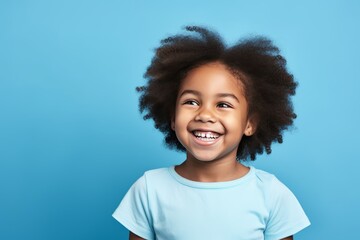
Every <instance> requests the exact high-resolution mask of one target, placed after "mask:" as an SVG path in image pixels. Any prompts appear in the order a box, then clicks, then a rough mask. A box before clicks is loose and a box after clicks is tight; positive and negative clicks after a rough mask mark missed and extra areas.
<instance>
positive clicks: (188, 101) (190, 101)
mask: <svg viewBox="0 0 360 240" xmlns="http://www.w3.org/2000/svg"><path fill="white" fill-rule="evenodd" d="M183 105H193V106H198V105H199V103H198V102H197V101H195V100H186V101H184V103H183Z"/></svg>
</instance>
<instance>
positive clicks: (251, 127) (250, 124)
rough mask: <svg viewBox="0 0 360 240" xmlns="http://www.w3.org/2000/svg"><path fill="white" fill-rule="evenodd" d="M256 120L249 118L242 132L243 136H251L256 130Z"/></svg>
mask: <svg viewBox="0 0 360 240" xmlns="http://www.w3.org/2000/svg"><path fill="white" fill-rule="evenodd" d="M257 124H258V121H257V118H256V117H250V118H249V119H248V121H247V123H246V127H245V130H244V134H245V136H248V137H250V136H252V135H253V134H254V133H255V132H256V128H257Z"/></svg>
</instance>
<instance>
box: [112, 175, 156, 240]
mask: <svg viewBox="0 0 360 240" xmlns="http://www.w3.org/2000/svg"><path fill="white" fill-rule="evenodd" d="M112 216H113V217H114V218H115V219H116V220H117V221H119V222H120V223H121V224H122V225H124V227H126V228H127V229H128V230H129V231H131V232H133V233H134V234H136V235H138V236H140V237H142V238H144V239H147V240H152V239H154V231H153V228H152V221H151V218H150V212H149V204H148V196H147V188H146V179H145V176H142V177H141V178H139V179H138V180H137V181H136V182H135V183H134V184H133V185H132V186H131V188H130V189H129V191H128V192H127V193H126V195H125V197H124V198H123V200H122V201H121V203H120V205H119V206H118V208H117V209H116V210H115V212H114V213H113V215H112Z"/></svg>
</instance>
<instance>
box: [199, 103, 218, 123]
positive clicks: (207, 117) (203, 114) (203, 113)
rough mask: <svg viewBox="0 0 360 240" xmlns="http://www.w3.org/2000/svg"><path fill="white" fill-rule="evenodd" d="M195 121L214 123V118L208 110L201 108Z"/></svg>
mask: <svg viewBox="0 0 360 240" xmlns="http://www.w3.org/2000/svg"><path fill="white" fill-rule="evenodd" d="M195 121H201V122H212V123H214V122H216V117H215V115H214V113H213V112H212V111H211V110H210V109H209V108H207V107H205V106H203V107H202V108H201V109H199V112H198V114H197V115H196V116H195Z"/></svg>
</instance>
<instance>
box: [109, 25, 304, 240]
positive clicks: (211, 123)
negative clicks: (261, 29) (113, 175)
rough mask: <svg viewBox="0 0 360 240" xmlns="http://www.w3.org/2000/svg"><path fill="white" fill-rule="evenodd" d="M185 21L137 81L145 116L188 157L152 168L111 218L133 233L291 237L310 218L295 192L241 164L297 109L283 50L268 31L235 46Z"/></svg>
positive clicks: (176, 238) (223, 239)
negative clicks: (142, 80)
mask: <svg viewBox="0 0 360 240" xmlns="http://www.w3.org/2000/svg"><path fill="white" fill-rule="evenodd" d="M186 30H187V31H189V33H187V34H185V35H175V36H172V37H170V38H167V39H164V40H163V41H162V42H161V46H160V47H159V48H157V49H156V54H155V56H154V58H153V60H152V63H151V65H150V66H149V68H148V69H147V72H146V74H145V77H146V78H147V79H148V83H147V85H146V86H144V87H140V88H138V90H139V91H140V92H141V97H140V110H141V112H145V117H144V118H145V119H153V120H154V122H155V127H156V128H157V129H159V130H160V131H161V132H162V133H164V135H165V142H166V144H167V145H168V146H169V147H170V148H175V149H177V150H180V151H184V152H185V153H186V159H185V161H184V162H183V163H182V164H180V165H177V166H171V167H168V168H161V169H155V170H150V171H147V172H145V173H144V175H143V176H142V177H141V178H139V179H138V180H137V181H136V182H135V183H134V184H133V186H132V187H131V188H130V190H129V191H128V193H127V194H126V195H125V197H124V199H123V200H122V202H121V203H120V205H119V207H118V208H117V209H116V211H115V212H114V214H113V217H114V218H115V219H116V220H118V221H119V222H120V223H122V224H123V225H124V226H125V227H126V228H127V229H128V230H129V231H130V236H129V239H148V240H152V239H158V240H172V239H173V240H192V239H194V240H195V239H196V240H200V239H206V240H212V239H214V240H215V239H216V240H252V239H254V240H255V239H256V240H260V239H265V240H279V239H293V235H294V234H295V233H297V232H298V231H300V230H302V229H303V228H305V227H307V226H308V225H310V222H309V220H308V218H307V217H306V215H305V213H304V211H303V209H302V208H301V206H300V204H299V202H298V201H297V199H296V197H295V196H294V195H293V194H292V192H291V191H290V190H289V189H288V188H287V187H286V186H285V185H284V184H282V183H281V182H280V181H279V180H278V179H277V178H276V177H275V176H274V175H272V174H269V173H267V172H264V171H262V170H258V169H256V168H255V167H252V166H251V167H247V166H245V165H243V164H242V162H243V161H245V160H247V159H251V160H255V158H256V155H257V154H262V153H263V152H264V150H265V152H266V153H267V154H270V153H271V144H272V143H273V142H279V143H281V142H282V134H283V131H284V130H287V129H288V128H289V127H290V126H292V124H293V119H294V118H295V117H296V115H295V113H294V112H293V107H292V103H291V99H290V97H291V96H292V95H294V94H295V89H296V86H297V84H296V82H295V81H294V79H293V76H292V75H291V74H290V73H289V72H288V71H287V69H286V61H285V59H284V58H283V57H282V56H281V55H280V53H279V49H278V48H277V47H276V46H274V45H273V44H272V42H271V41H270V40H268V39H266V38H264V37H255V38H250V39H245V40H242V41H239V42H238V43H237V44H236V45H234V46H231V47H227V46H226V45H225V44H224V43H223V41H222V40H221V38H220V37H219V36H218V35H217V34H216V33H214V32H212V31H210V30H208V29H206V28H202V27H186Z"/></svg>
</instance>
